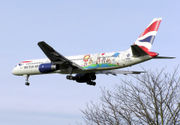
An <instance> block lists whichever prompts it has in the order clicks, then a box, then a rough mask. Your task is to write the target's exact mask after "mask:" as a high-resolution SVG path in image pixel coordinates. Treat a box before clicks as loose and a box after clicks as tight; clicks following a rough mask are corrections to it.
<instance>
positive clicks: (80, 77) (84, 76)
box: [66, 73, 96, 85]
mask: <svg viewBox="0 0 180 125" xmlns="http://www.w3.org/2000/svg"><path fill="white" fill-rule="evenodd" d="M66 78H67V79H69V80H75V81H76V82H79V83H85V82H86V83H87V84H88V85H96V83H95V82H93V81H92V80H96V75H95V73H79V74H76V75H75V76H69V75H68V76H67V77H66Z"/></svg>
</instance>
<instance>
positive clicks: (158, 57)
mask: <svg viewBox="0 0 180 125" xmlns="http://www.w3.org/2000/svg"><path fill="white" fill-rule="evenodd" d="M174 58H176V57H167V56H156V57H154V58H153V59H174Z"/></svg>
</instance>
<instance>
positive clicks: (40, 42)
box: [37, 41, 45, 45]
mask: <svg viewBox="0 0 180 125" xmlns="http://www.w3.org/2000/svg"><path fill="white" fill-rule="evenodd" d="M42 43H45V42H44V41H39V42H38V43H37V44H38V45H40V44H42Z"/></svg>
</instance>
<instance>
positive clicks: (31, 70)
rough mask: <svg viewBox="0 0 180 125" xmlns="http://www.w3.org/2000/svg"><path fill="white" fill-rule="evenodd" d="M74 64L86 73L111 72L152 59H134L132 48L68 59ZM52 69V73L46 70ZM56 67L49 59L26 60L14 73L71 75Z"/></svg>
mask: <svg viewBox="0 0 180 125" xmlns="http://www.w3.org/2000/svg"><path fill="white" fill-rule="evenodd" d="M66 58H67V59H69V60H71V61H72V62H74V63H76V64H78V65H79V66H81V67H82V68H83V69H84V70H83V71H84V72H93V71H98V70H111V69H118V68H124V67H127V66H131V65H134V64H137V63H141V62H144V61H146V60H149V59H151V58H152V57H151V56H149V55H146V56H141V57H134V56H133V54H132V51H131V48H130V49H128V50H126V51H123V52H111V53H99V54H87V55H79V56H69V57H66ZM49 68H50V69H52V72H46V70H49ZM55 68H56V67H54V65H53V64H52V63H51V61H50V60H49V59H48V58H47V59H36V60H26V61H23V62H21V63H19V64H17V65H16V66H15V68H14V69H13V71H12V73H13V74H15V75H37V74H44V73H62V74H69V73H70V72H69V71H67V69H61V68H59V69H58V70H55ZM73 73H83V72H82V71H81V72H79V71H76V70H75V71H73Z"/></svg>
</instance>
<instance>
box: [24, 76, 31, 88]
mask: <svg viewBox="0 0 180 125" xmlns="http://www.w3.org/2000/svg"><path fill="white" fill-rule="evenodd" d="M29 76H30V75H25V77H26V79H25V85H26V86H29V85H30V83H29Z"/></svg>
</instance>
